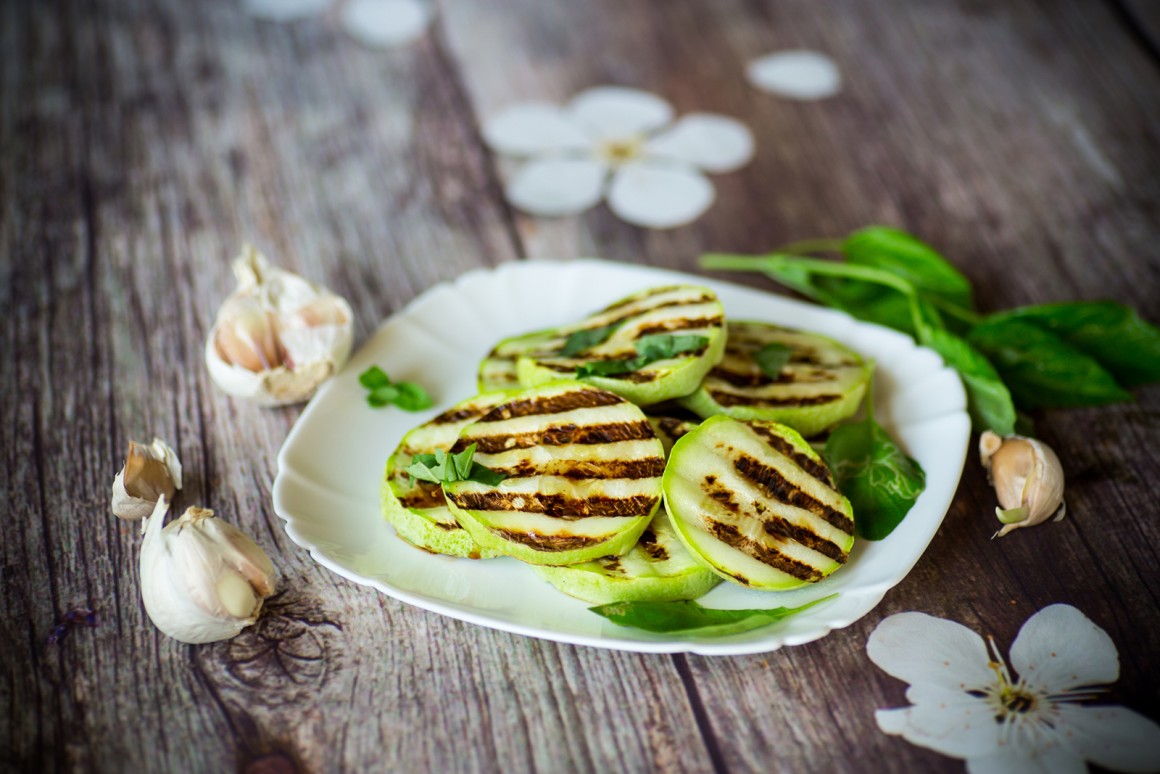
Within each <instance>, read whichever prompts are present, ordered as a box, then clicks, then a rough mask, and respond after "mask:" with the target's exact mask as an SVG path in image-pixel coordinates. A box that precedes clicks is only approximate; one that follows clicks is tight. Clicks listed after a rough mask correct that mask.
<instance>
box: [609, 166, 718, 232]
mask: <svg viewBox="0 0 1160 774" xmlns="http://www.w3.org/2000/svg"><path fill="white" fill-rule="evenodd" d="M716 198H717V192H716V191H715V190H714V189H713V184H712V183H710V182H709V179H708V178H707V177H705V176H704V175H702V174H701V173H700V172H698V171H697V170H696V169H694V168H692V167H686V166H684V165H676V164H665V165H662V164H656V163H649V162H647V161H637V162H632V163H629V164H625V165H624V166H622V167H621V168H620V169H619V170H617V171H616V173H615V175H613V178H612V185H611V186H610V187H609V189H608V206H609V207H610V208H611V209H612V211H613V212H615V213H616V215H617V216H618V217H619V218H620V219H621V220H624V221H627V222H629V223H631V224H633V225H634V226H643V227H644V228H675V227H676V226H683V225H684V224H686V223H690V222H692V221H694V220H696V219H697V218H699V217H701V215H702V214H704V212H705V210H707V209H709V206H710V205H711V204H713V200H714V199H716Z"/></svg>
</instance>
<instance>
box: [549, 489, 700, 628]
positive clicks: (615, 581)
mask: <svg viewBox="0 0 1160 774" xmlns="http://www.w3.org/2000/svg"><path fill="white" fill-rule="evenodd" d="M535 570H536V573H537V574H538V575H539V576H540V577H542V578H544V579H545V580H546V581H548V582H549V583H551V584H552V585H553V586H555V587H556V588H557V589H559V590H560V591H562V592H564V593H565V594H568V595H569V596H573V597H576V598H577V599H582V600H584V601H585V602H591V603H592V604H596V605H603V604H608V603H610V602H629V601H647V602H675V601H677V600H681V599H696V598H697V597H700V596H702V595H704V594H706V593H708V591H709V590H710V589H712V588H713V587H714V586H716V585H717V584H718V583H720V582H721V579H720V578H719V577H717V575H716V573H714V572H713V571H712V570H709V569H707V568H706V567H704V566H703V565H702V564H701V563H700V562H699V561H697V560H696V559H694V558H693V557H692V556H691V555H690V554H689V552H688V551H687V550H686V549H685V547H684V545H682V544H681V541H680V538H678V537H677V533H676V530H674V529H673V526H672V522H671V521H670V519H669V514H668V513H667V512H666V511H665V509H664V508H663V507H662V508H660V509H659V510H658V511H657V513H656V515H655V516H654V517H653V520H652V522H651V523H650V524H649V526H648V529H646V530H645V531H644V533H643V534H641V536H640V539H639V540H638V541H637V543H636V545H635V546H633V547H632V549H631V550H630V551H629V552H628V553H626V554H625V555H624V556H604V557H601V558H599V559H596V560H594V561H591V562H584V563H582V564H574V565H571V566H568V567H552V566H538V567H536V568H535Z"/></svg>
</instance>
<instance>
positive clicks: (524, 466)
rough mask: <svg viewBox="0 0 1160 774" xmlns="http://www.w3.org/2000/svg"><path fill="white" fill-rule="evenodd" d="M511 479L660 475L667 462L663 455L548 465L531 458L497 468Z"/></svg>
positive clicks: (552, 463)
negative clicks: (532, 461) (537, 462)
mask: <svg viewBox="0 0 1160 774" xmlns="http://www.w3.org/2000/svg"><path fill="white" fill-rule="evenodd" d="M495 470H496V472H497V473H503V474H504V475H505V476H507V477H508V478H529V477H532V476H562V477H564V478H571V479H613V478H631V479H640V478H656V477H659V476H663V475H664V473H665V461H664V460H663V459H661V458H660V457H646V458H645V459H640V460H553V461H551V462H549V463H548V464H547V465H535V464H533V463H531V462H529V461H527V460H524V461H521V462H520V463H519V464H518V465H513V466H512V467H510V468H495Z"/></svg>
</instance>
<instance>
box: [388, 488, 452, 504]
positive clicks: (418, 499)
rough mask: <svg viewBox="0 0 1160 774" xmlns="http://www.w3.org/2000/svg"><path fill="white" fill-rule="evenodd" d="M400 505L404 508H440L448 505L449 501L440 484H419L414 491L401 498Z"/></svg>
mask: <svg viewBox="0 0 1160 774" xmlns="http://www.w3.org/2000/svg"><path fill="white" fill-rule="evenodd" d="M399 503H400V504H401V505H402V506H403V507H404V508H439V507H440V506H443V505H446V504H447V499H446V498H445V497H444V496H443V489H442V488H441V487H440V486H439V485H438V484H435V485H432V484H427V483H418V485H417V486H416V487H415V488H414V489H412V490H411V491H410V492H408V493H407V494H405V495H403V496H402V497H400V498H399Z"/></svg>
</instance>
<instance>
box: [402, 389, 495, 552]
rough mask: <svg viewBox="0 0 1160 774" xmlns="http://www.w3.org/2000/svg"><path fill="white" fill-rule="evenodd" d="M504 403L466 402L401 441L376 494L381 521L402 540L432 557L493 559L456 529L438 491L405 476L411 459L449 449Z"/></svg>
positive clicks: (481, 397)
mask: <svg viewBox="0 0 1160 774" xmlns="http://www.w3.org/2000/svg"><path fill="white" fill-rule="evenodd" d="M504 399H505V395H504V394H502V393H492V394H488V395H479V396H476V397H474V398H470V399H468V400H465V401H463V402H462V403H458V404H456V405H455V406H452V407H451V408H449V409H448V410H447V411H444V412H443V413H442V414H440V415H439V416H437V417H435V418H434V419H432V420H431V421H429V422H426V423H424V424H422V425H419V426H418V427H416V428H415V429H414V430H412V431H411V432H409V433H407V434H406V435H405V436H403V440H401V441H400V442H399V445H398V447H397V448H396V449H395V451H394V453H392V454H391V456H390V457H389V458H388V459H387V464H386V468H385V470H384V472H383V481H382V486H381V489H380V492H381V507H382V513H383V517H384V518H385V519H386V520H387V521H388V522H389V523H390V524H391V526H392V527H394V528H395V533H396V534H397V535H398V536H399V537H401V538H402V539H403V540H406V541H407V542H408V543H411V544H412V545H414V546H417V547H419V548H422V549H424V550H425V551H431V552H432V553H436V554H448V555H450V556H464V557H468V558H470V559H480V558H486V557H490V556H494V554H493V553H492V552H490V551H487V550H486V549H482V548H480V546H479V545H478V544H477V543H476V542H475V541H474V540H473V539H472V538H471V535H470V534H469V533H468V532H467V531H466V530H464V529H463V527H461V526H460V524H459V522H458V521H457V520H456V519H455V517H454V516H453V515H452V513H451V511H450V509H449V508H448V507H447V500H446V498H445V497H444V496H443V490H442V489H441V488H440V486H439V485H438V484H433V483H429V482H427V481H418V480H416V479H413V478H411V476H409V475H408V474H407V467H408V466H409V465H410V464H411V459H412V458H413V457H414V456H415V455H416V454H432V453H434V452H435V451H436V450H438V449H442V450H443V451H447V450H448V449H450V448H451V447H452V446H453V445H455V442H456V441H457V440H458V439H459V433H460V431H461V430H462V429H463V428H464V427H466V426H467V425H469V424H471V423H472V422H474V421H475V420H476V419H478V418H479V417H481V416H483V415H484V414H486V413H487V412H488V411H490V410H491V409H492V407H494V406H495V405H497V404H499V403H502V402H503V401H504Z"/></svg>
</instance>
